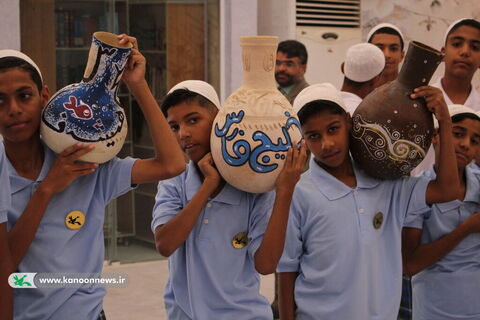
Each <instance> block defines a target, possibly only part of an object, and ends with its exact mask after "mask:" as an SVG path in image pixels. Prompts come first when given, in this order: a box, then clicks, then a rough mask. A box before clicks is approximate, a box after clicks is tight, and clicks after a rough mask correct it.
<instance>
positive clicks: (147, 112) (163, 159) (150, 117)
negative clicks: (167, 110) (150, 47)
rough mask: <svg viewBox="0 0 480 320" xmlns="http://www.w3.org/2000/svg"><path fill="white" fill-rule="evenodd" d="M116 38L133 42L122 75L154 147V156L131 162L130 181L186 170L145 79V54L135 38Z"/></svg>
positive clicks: (179, 150)
mask: <svg viewBox="0 0 480 320" xmlns="http://www.w3.org/2000/svg"><path fill="white" fill-rule="evenodd" d="M118 38H119V41H120V42H121V43H127V42H130V43H132V44H133V49H132V54H131V55H130V58H129V60H128V62H127V66H126V68H125V71H124V73H123V76H122V79H123V81H124V82H125V84H126V85H127V87H128V89H129V90H130V92H131V93H132V95H133V96H134V97H135V99H136V100H137V101H138V104H139V106H140V109H141V110H142V112H143V116H144V117H145V120H146V121H147V125H148V129H149V131H150V135H151V137H152V140H153V145H154V147H155V158H151V159H140V160H137V161H136V162H135V164H134V165H133V168H132V184H138V183H145V182H155V181H159V180H164V179H168V178H171V177H174V176H177V175H179V174H180V173H182V172H183V171H184V170H185V158H184V156H183V153H182V150H181V149H180V146H179V145H178V143H177V141H176V139H175V136H174V135H173V133H172V130H171V129H170V127H169V126H168V124H167V121H166V120H165V117H164V116H163V114H162V112H161V110H160V107H159V106H158V104H157V102H156V100H155V98H154V97H153V95H152V92H151V91H150V88H149V87H148V84H147V81H146V80H145V68H146V60H145V57H144V56H143V55H142V54H141V53H140V52H139V51H138V44H137V39H136V38H134V37H129V36H127V35H125V34H122V35H120V36H118Z"/></svg>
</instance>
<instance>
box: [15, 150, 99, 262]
mask: <svg viewBox="0 0 480 320" xmlns="http://www.w3.org/2000/svg"><path fill="white" fill-rule="evenodd" d="M93 148H94V147H93V146H92V145H88V146H85V145H83V144H82V143H77V144H75V145H73V146H71V147H68V148H67V149H65V150H64V151H63V152H62V153H60V154H59V155H58V156H57V158H56V159H55V163H54V164H53V166H52V168H51V169H50V171H49V172H48V174H47V176H46V177H45V179H44V180H43V181H42V182H41V183H40V184H39V186H38V188H37V189H36V190H35V192H34V193H33V195H32V197H31V198H30V200H29V202H28V204H27V206H26V208H25V210H24V211H23V213H22V215H21V216H20V218H19V219H18V221H17V222H16V223H15V225H14V226H13V228H12V229H11V230H10V232H9V233H8V245H9V247H10V252H11V256H12V264H13V268H14V270H16V269H17V267H18V265H19V264H20V262H21V261H22V259H23V257H24V256H25V254H26V253H27V250H28V247H29V246H30V244H31V243H32V240H33V238H34V237H35V234H36V232H37V228H38V226H39V224H40V221H41V220H42V218H43V215H44V213H45V211H46V210H47V207H48V204H49V203H50V200H51V199H52V197H53V196H54V195H55V194H57V193H59V192H62V191H63V190H64V189H65V188H66V187H67V186H68V185H70V184H71V183H72V182H73V181H74V180H75V179H77V178H78V177H80V176H84V175H86V174H89V173H92V172H93V171H95V169H96V168H98V164H96V163H87V162H76V160H78V158H79V157H81V156H82V155H84V154H86V153H87V152H89V151H91V150H92V149H93Z"/></svg>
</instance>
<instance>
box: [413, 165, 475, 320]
mask: <svg viewBox="0 0 480 320" xmlns="http://www.w3.org/2000/svg"><path fill="white" fill-rule="evenodd" d="M465 173H466V179H467V180H466V183H467V191H466V194H465V198H464V200H463V201H459V200H454V201H450V202H446V203H439V204H435V205H433V206H432V207H431V209H430V210H428V211H427V212H426V213H425V214H423V215H422V214H417V215H412V216H410V219H409V220H408V221H407V222H406V223H405V226H406V227H410V228H416V229H423V232H422V243H430V242H433V241H436V240H438V239H440V238H441V237H443V236H445V235H447V234H449V233H450V232H452V231H453V230H454V229H456V228H457V227H458V226H459V225H460V224H461V223H462V222H463V221H464V220H466V219H467V218H468V217H470V216H471V215H472V214H474V213H476V212H479V211H480V172H479V171H477V170H474V169H472V168H470V167H466V168H465ZM423 175H424V176H426V177H428V178H430V179H434V178H435V173H434V171H433V170H430V171H427V172H424V173H423ZM412 286H413V319H425V320H427V319H428V320H430V319H435V320H437V319H438V320H442V319H445V320H446V319H470V320H474V319H475V320H478V319H480V233H474V234H470V235H469V236H468V237H466V238H465V239H463V240H462V241H461V242H460V243H459V244H458V245H457V246H456V247H455V248H454V249H453V250H452V251H450V252H449V253H448V254H447V255H445V256H444V257H443V258H442V259H440V260H439V261H437V262H436V263H434V264H433V265H431V266H430V267H428V268H426V269H424V270H423V271H421V272H419V273H418V274H416V275H415V276H414V277H413V279H412Z"/></svg>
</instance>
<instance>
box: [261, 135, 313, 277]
mask: <svg viewBox="0 0 480 320" xmlns="http://www.w3.org/2000/svg"><path fill="white" fill-rule="evenodd" d="M293 145H294V146H295V145H296V143H293ZM306 159H307V153H306V146H305V142H304V141H302V144H301V148H300V149H297V148H290V149H289V150H288V152H287V158H286V160H285V165H284V168H283V170H282V172H281V173H280V175H279V176H278V177H277V180H276V181H275V202H274V204H273V210H272V215H271V216H270V220H269V222H268V225H267V228H266V230H265V233H264V235H263V239H262V243H261V245H260V247H259V248H258V250H257V251H256V252H255V269H256V270H257V271H258V273H260V274H263V275H266V274H270V273H274V272H275V269H276V268H277V264H278V261H279V260H280V257H281V256H282V252H283V248H284V245H285V234H286V230H287V223H288V214H289V211H290V204H291V202H292V196H293V191H294V189H295V185H296V184H297V182H298V180H299V179H300V175H301V173H302V171H303V168H304V166H305V161H306Z"/></svg>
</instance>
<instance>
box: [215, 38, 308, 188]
mask: <svg viewBox="0 0 480 320" xmlns="http://www.w3.org/2000/svg"><path fill="white" fill-rule="evenodd" d="M240 43H241V46H242V50H243V53H242V60H243V63H244V75H243V83H242V86H241V87H240V88H239V89H237V90H236V91H235V92H234V93H233V94H232V95H231V96H230V97H228V99H227V100H226V101H225V104H224V106H223V107H222V108H221V110H220V111H219V113H218V114H217V117H216V118H215V121H214V126H213V128H212V134H211V149H212V156H213V159H214V161H215V165H216V166H217V168H218V170H219V172H220V174H221V175H222V176H223V178H224V179H225V180H226V181H227V182H228V183H230V184H231V185H233V186H234V187H236V188H238V189H241V190H244V191H247V192H253V193H261V192H266V191H269V190H272V189H273V187H274V183H275V180H276V178H277V176H278V174H279V173H280V171H281V170H282V168H283V164H284V161H285V157H286V152H287V150H288V148H289V147H290V146H292V144H293V143H294V142H295V141H296V142H299V141H300V139H301V131H300V123H299V122H298V119H297V117H296V115H295V112H294V111H293V108H292V106H291V105H290V103H289V102H288V100H287V99H286V98H285V97H284V96H283V95H282V94H281V93H280V92H278V90H277V89H276V86H275V80H274V74H273V72H274V68H273V67H272V66H273V65H274V64H273V63H274V57H275V54H276V49H277V44H278V38H277V37H241V40H240Z"/></svg>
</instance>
